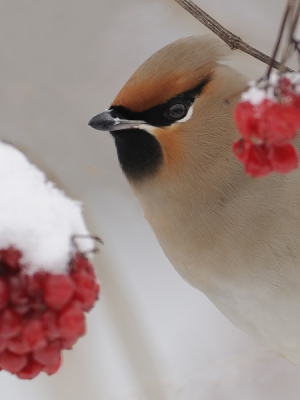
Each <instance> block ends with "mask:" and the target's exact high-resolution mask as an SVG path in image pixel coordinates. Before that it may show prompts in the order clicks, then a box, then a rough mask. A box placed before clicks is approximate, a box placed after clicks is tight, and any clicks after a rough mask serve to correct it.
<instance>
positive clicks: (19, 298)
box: [8, 274, 29, 306]
mask: <svg viewBox="0 0 300 400" xmlns="http://www.w3.org/2000/svg"><path fill="white" fill-rule="evenodd" d="M8 282H9V292H10V301H11V302H12V303H13V304H14V305H16V306H23V305H25V304H28V303H29V299H28V296H27V293H26V285H27V279H26V276H25V275H23V274H17V275H13V276H10V277H9V280H8Z"/></svg>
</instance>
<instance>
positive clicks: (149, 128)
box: [133, 124, 157, 135]
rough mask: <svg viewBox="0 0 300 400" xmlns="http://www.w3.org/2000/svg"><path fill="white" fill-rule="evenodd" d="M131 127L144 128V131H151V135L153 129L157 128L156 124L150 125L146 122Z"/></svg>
mask: <svg viewBox="0 0 300 400" xmlns="http://www.w3.org/2000/svg"><path fill="white" fill-rule="evenodd" d="M133 128H138V129H144V130H145V131H147V132H149V133H151V135H154V134H155V129H157V127H156V126H152V125H148V124H140V125H137V126H134V127H133Z"/></svg>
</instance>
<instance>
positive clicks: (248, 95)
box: [241, 71, 300, 105]
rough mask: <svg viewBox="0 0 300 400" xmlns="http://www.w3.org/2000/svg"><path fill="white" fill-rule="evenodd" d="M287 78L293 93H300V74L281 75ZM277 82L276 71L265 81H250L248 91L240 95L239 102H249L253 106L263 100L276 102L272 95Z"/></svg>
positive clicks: (277, 74) (288, 73) (277, 75)
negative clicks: (292, 86)
mask: <svg viewBox="0 0 300 400" xmlns="http://www.w3.org/2000/svg"><path fill="white" fill-rule="evenodd" d="M283 76H285V77H287V78H288V79H289V80H290V81H291V83H292V84H293V85H294V91H295V93H300V73H299V72H287V73H285V74H283ZM278 80H279V73H278V71H272V72H271V74H270V77H269V80H268V82H267V81H261V82H259V81H251V82H249V89H248V90H247V91H245V92H244V93H242V95H241V100H242V101H249V102H250V103H251V104H253V105H258V104H260V103H261V102H262V101H263V100H264V99H269V100H273V101H276V96H275V94H274V88H275V87H276V85H277V83H278Z"/></svg>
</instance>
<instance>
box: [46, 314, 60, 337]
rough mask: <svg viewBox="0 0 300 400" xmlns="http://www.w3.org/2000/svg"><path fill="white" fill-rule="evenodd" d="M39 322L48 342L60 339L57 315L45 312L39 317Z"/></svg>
mask: <svg viewBox="0 0 300 400" xmlns="http://www.w3.org/2000/svg"><path fill="white" fill-rule="evenodd" d="M41 321H42V323H43V327H44V330H45V334H46V337H47V339H48V340H54V339H57V338H59V337H60V330H59V326H58V321H57V313H56V312H54V311H52V310H47V311H45V312H44V313H43V314H42V315H41Z"/></svg>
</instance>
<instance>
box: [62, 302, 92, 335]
mask: <svg viewBox="0 0 300 400" xmlns="http://www.w3.org/2000/svg"><path fill="white" fill-rule="evenodd" d="M58 325H59V328H60V333H61V336H62V337H63V338H66V339H69V338H73V337H74V336H82V335H84V333H85V318H84V314H83V312H82V310H81V306H80V303H79V302H73V303H71V304H70V305H69V306H68V307H66V308H65V309H64V310H63V311H62V312H61V313H60V315H59V318H58Z"/></svg>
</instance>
